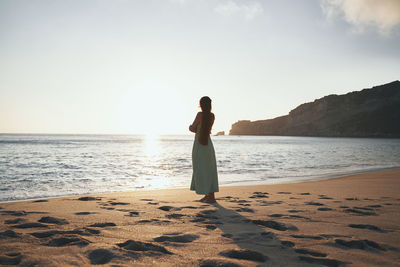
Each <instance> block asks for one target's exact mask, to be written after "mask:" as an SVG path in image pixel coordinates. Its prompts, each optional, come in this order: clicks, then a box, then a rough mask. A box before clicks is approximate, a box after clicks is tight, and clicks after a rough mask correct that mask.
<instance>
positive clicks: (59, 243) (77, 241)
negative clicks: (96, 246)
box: [46, 237, 90, 247]
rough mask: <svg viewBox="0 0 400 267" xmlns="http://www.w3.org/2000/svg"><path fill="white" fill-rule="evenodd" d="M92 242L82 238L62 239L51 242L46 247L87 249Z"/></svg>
mask: <svg viewBox="0 0 400 267" xmlns="http://www.w3.org/2000/svg"><path fill="white" fill-rule="evenodd" d="M89 243H90V241H88V240H86V239H83V238H80V237H60V238H55V239H52V240H50V241H49V242H48V243H47V244H46V246H49V247H65V246H78V247H86V246H87V245H89Z"/></svg>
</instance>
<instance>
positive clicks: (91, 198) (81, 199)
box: [77, 197, 101, 201]
mask: <svg viewBox="0 0 400 267" xmlns="http://www.w3.org/2000/svg"><path fill="white" fill-rule="evenodd" d="M77 200H80V201H95V200H101V197H80V198H78V199H77Z"/></svg>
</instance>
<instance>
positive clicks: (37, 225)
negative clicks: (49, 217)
mask: <svg viewBox="0 0 400 267" xmlns="http://www.w3.org/2000/svg"><path fill="white" fill-rule="evenodd" d="M12 227H14V228H20V229H26V228H47V227H48V226H47V225H46V224H43V223H37V222H28V223H22V224H17V225H13V226H12Z"/></svg>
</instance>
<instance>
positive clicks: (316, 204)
mask: <svg viewBox="0 0 400 267" xmlns="http://www.w3.org/2000/svg"><path fill="white" fill-rule="evenodd" d="M304 204H306V205H309V206H325V204H323V203H319V202H314V201H308V202H304Z"/></svg>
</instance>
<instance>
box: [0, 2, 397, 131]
mask: <svg viewBox="0 0 400 267" xmlns="http://www.w3.org/2000/svg"><path fill="white" fill-rule="evenodd" d="M399 44H400V1H399V0H264V1H261V0H68V1H67V0H64V1H60V0H25V1H24V0H0V133H76V134H80V133H88V134H135V133H137V134H153V135H154V134H186V133H189V132H188V127H189V125H190V124H191V123H192V121H193V119H194V117H195V115H196V113H197V112H198V111H199V103H198V101H199V99H200V98H201V97H202V96H204V95H208V96H209V97H211V99H212V103H213V112H214V113H215V117H216V121H215V124H214V127H213V133H216V132H217V131H225V132H228V131H229V129H230V127H231V125H232V124H233V123H234V122H236V121H238V120H262V119H270V118H274V117H277V116H281V115H286V114H288V112H289V111H290V110H292V109H294V108H295V107H297V106H298V105H300V104H302V103H305V102H312V101H314V100H315V99H318V98H320V97H323V96H325V95H329V94H344V93H347V92H351V91H358V90H361V89H364V88H370V87H372V86H375V85H380V84H384V83H388V82H392V81H394V80H399V79H400V45H399Z"/></svg>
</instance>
